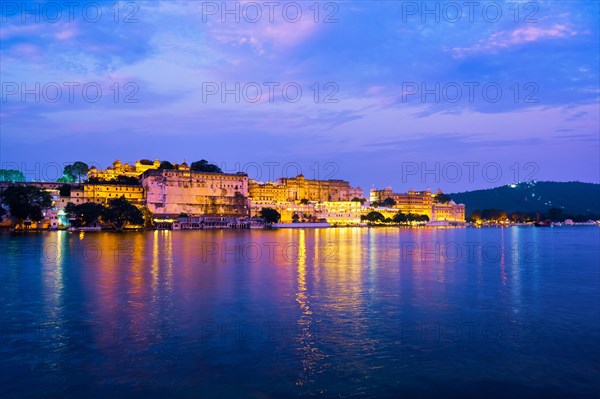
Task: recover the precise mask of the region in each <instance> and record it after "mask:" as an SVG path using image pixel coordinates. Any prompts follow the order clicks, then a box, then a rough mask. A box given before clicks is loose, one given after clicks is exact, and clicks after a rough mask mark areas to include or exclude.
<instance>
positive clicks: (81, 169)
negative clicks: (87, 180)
mask: <svg viewBox="0 0 600 399" xmlns="http://www.w3.org/2000/svg"><path fill="white" fill-rule="evenodd" d="M89 170H90V168H89V167H88V165H87V164H86V163H85V162H81V161H77V162H74V163H73V164H72V165H67V166H65V167H64V169H63V178H64V179H65V180H68V178H71V179H72V181H75V180H77V182H79V183H81V176H84V177H87V173H88V171H89ZM62 182H64V181H61V183H62ZM65 183H66V182H65Z"/></svg>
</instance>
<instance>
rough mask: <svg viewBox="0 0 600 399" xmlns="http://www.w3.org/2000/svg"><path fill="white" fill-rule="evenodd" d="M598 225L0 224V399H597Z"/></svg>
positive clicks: (599, 335) (599, 336)
mask: <svg viewBox="0 0 600 399" xmlns="http://www.w3.org/2000/svg"><path fill="white" fill-rule="evenodd" d="M599 233H600V229H598V228H597V227H594V226H591V227H579V228H578V227H572V228H571V227H563V228H551V229H550V228H549V229H536V228H533V227H513V228H504V229H502V228H489V229H412V230H411V229H397V228H381V229H361V228H347V229H307V230H302V229H299V230H295V229H293V230H279V231H193V232H191V231H190V232H177V231H174V232H172V231H153V232H137V233H134V232H131V233H121V234H119V233H86V234H83V233H69V232H65V231H61V232H47V233H39V234H9V233H6V234H1V235H0V250H1V253H0V256H1V265H2V266H1V267H0V283H1V286H2V290H1V291H0V323H1V325H0V327H1V330H0V332H1V335H0V338H1V340H0V387H2V388H1V392H3V395H2V397H29V396H44V395H46V396H55V397H58V396H61V397H81V396H87V397H90V398H94V397H101V396H102V397H106V396H109V395H113V396H115V397H116V396H119V395H121V396H123V395H126V396H128V397H131V396H133V397H166V395H167V394H168V395H169V396H177V397H198V396H201V397H224V396H231V397H240V398H241V397H289V396H309V395H315V394H324V395H325V396H327V397H338V396H340V397H350V396H354V395H355V396H360V397H369V396H373V397H397V396H399V395H403V394H404V395H409V396H410V397H414V396H415V395H422V396H431V397H434V396H435V397H437V396H439V392H440V390H444V392H446V393H447V394H448V395H460V396H461V397H482V395H485V396H487V397H494V396H495V395H501V396H506V395H507V393H510V394H513V395H516V396H524V395H529V396H530V397H551V396H552V395H554V394H556V395H558V394H562V395H570V396H571V397H592V396H593V393H594V392H597V391H598V389H599V388H600V386H599V383H598V381H599V378H598V377H599V376H600V369H599V366H598V362H597V359H598V358H599V355H600V351H599V350H598V346H597V342H598V340H599V339H600V321H599V320H598V317H597V316H598V314H599V312H600V297H599V290H598V288H599V278H600V272H599V269H598V265H599V264H600V250H599V243H600V240H599V238H600V237H599V235H600V234H599Z"/></svg>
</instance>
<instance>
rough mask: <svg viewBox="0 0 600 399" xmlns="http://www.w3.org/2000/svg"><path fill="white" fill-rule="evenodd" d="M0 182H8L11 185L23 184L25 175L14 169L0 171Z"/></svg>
mask: <svg viewBox="0 0 600 399" xmlns="http://www.w3.org/2000/svg"><path fill="white" fill-rule="evenodd" d="M0 181H9V182H11V183H16V182H24V181H25V175H23V172H21V171H20V170H16V169H0Z"/></svg>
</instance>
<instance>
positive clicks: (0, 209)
mask: <svg viewBox="0 0 600 399" xmlns="http://www.w3.org/2000/svg"><path fill="white" fill-rule="evenodd" d="M4 215H6V209H4V207H3V206H2V205H0V221H1V220H2V219H4Z"/></svg>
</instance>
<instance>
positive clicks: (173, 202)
mask: <svg viewBox="0 0 600 399" xmlns="http://www.w3.org/2000/svg"><path fill="white" fill-rule="evenodd" d="M141 184H142V187H143V189H144V191H145V193H146V206H147V207H148V209H149V210H150V212H152V213H153V214H158V215H170V216H177V215H179V214H180V213H187V214H189V215H190V216H192V215H193V216H201V215H215V216H233V217H236V216H238V217H241V216H247V215H248V175H247V174H245V173H234V174H232V173H208V172H193V171H190V169H189V167H187V165H186V164H185V162H184V163H183V164H182V165H180V167H179V169H176V170H147V171H146V172H144V173H143V174H142V176H141Z"/></svg>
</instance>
